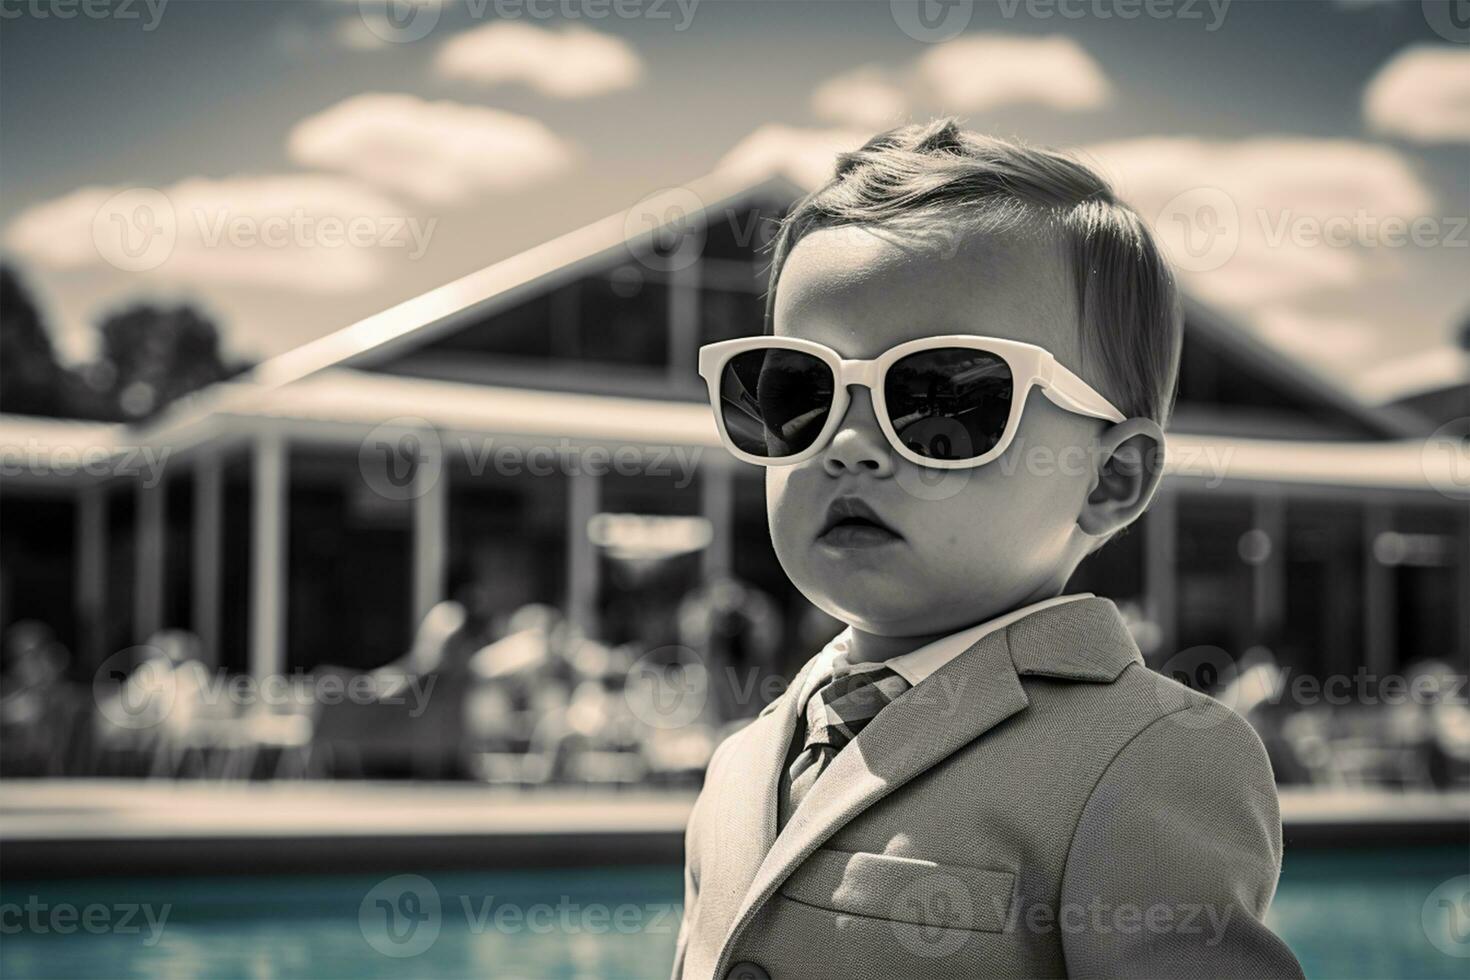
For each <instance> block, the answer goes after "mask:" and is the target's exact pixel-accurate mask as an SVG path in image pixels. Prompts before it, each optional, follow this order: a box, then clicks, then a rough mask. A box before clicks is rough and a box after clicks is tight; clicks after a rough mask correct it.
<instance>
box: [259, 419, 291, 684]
mask: <svg viewBox="0 0 1470 980" xmlns="http://www.w3.org/2000/svg"><path fill="white" fill-rule="evenodd" d="M286 480H287V476H286V442H285V440H284V439H283V438H282V437H281V434H280V433H278V432H263V433H261V434H260V435H259V436H257V437H256V441H255V446H254V454H253V458H252V460H251V493H252V500H251V504H252V512H251V517H252V520H251V534H252V537H251V541H250V559H251V561H250V674H251V676H252V677H254V678H255V681H256V683H257V684H262V683H264V682H265V679H266V678H268V677H271V676H274V675H278V674H281V673H282V672H283V671H284V669H285V665H286V570H287V565H286V528H287V518H288V514H287V512H286V507H287V493H286V488H287V482H286Z"/></svg>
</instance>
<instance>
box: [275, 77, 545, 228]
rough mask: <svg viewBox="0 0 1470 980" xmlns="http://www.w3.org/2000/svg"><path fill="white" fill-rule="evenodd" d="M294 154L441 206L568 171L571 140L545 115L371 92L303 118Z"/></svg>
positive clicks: (292, 142) (291, 146)
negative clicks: (542, 118)
mask: <svg viewBox="0 0 1470 980" xmlns="http://www.w3.org/2000/svg"><path fill="white" fill-rule="evenodd" d="M287 151H288V152H289V153H290V156H291V159H292V160H294V161H295V162H296V163H299V164H301V165H303V166H307V167H317V168H322V169H326V170H340V171H344V172H346V173H349V174H352V175H354V176H356V177H360V178H362V179H364V180H366V181H369V182H370V183H373V184H377V185H378V186H380V187H384V188H387V189H389V190H393V191H399V192H402V193H405V194H409V195H411V196H413V197H416V198H418V199H419V200H422V201H426V202H429V203H431V204H436V205H447V204H452V203H455V202H458V201H462V200H465V199H468V198H471V197H474V196H476V195H478V194H482V193H506V192H509V191H515V190H519V189H520V188H522V187H526V186H528V185H531V184H535V183H538V182H540V181H543V180H546V179H548V178H551V177H555V176H557V175H558V174H561V173H563V172H564V171H566V170H567V168H568V167H569V166H570V165H571V162H572V159H573V152H572V149H571V147H570V145H569V144H567V143H566V142H564V141H563V140H562V139H561V138H559V137H558V136H556V134H554V133H553V132H552V131H551V130H550V129H548V128H547V127H546V126H545V125H544V124H543V123H541V122H540V121H538V120H535V119H531V118H529V117H526V116H518V115H515V114H514V113H510V112H505V111H502V110H500V109H490V108H487V107H484V106H469V105H463V104H460V103H457V102H426V101H424V100H422V99H419V98H416V97H415V96H412V95H390V94H384V93H365V94H363V95H356V96H353V97H352V98H350V99H347V100H345V101H343V102H339V103H338V104H336V105H335V106H332V107H331V108H329V109H326V110H323V111H322V112H319V113H317V114H316V115H314V116H311V117H309V118H307V119H303V120H302V121H301V122H299V123H297V124H296V126H295V127H294V128H293V129H292V130H291V134H290V136H289V138H288V140H287Z"/></svg>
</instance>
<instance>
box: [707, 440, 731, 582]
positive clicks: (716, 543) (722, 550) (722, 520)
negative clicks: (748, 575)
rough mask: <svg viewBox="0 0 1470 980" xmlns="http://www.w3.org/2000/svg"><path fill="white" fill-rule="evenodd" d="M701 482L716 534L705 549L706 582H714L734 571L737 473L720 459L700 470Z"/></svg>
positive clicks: (712, 528)
mask: <svg viewBox="0 0 1470 980" xmlns="http://www.w3.org/2000/svg"><path fill="white" fill-rule="evenodd" d="M699 479H700V485H699V493H700V499H701V504H702V507H701V509H702V510H703V512H704V517H705V519H706V520H707V521H709V523H710V528H711V530H712V531H713V532H714V533H713V536H712V537H711V538H710V543H709V547H708V548H706V549H705V550H704V569H703V570H704V580H705V581H706V582H713V581H715V580H716V579H720V578H725V577H727V576H729V575H730V574H731V573H732V571H733V569H734V564H733V561H732V559H731V554H732V550H731V539H732V537H733V535H734V522H735V519H734V514H735V474H734V473H732V472H731V470H730V467H729V465H728V464H726V462H725V461H724V460H717V461H712V462H708V463H706V464H705V465H704V466H703V468H701V469H700V471H699Z"/></svg>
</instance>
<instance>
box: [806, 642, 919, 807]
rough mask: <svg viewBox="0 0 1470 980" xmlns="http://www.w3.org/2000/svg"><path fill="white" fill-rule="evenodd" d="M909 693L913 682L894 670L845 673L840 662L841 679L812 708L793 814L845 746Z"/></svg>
mask: <svg viewBox="0 0 1470 980" xmlns="http://www.w3.org/2000/svg"><path fill="white" fill-rule="evenodd" d="M908 689H909V682H908V681H906V680H904V679H903V678H902V677H901V676H899V674H898V673H897V672H896V671H894V670H893V668H891V667H885V666H884V665H882V664H863V665H861V666H858V667H854V668H846V669H844V665H843V664H842V663H841V661H839V662H838V664H837V666H836V673H835V676H834V677H833V678H832V679H831V680H830V681H828V682H827V683H826V684H825V685H823V686H822V687H820V688H818V689H817V690H816V691H815V692H814V693H813V694H812V696H811V698H810V699H808V700H807V703H806V742H805V743H804V745H803V747H802V750H801V754H800V755H798V756H797V757H796V761H794V762H792V763H791V769H790V770H789V771H790V775H791V809H792V810H793V811H794V810H795V809H796V808H797V806H799V805H800V804H801V801H802V800H803V799H804V798H805V797H806V794H807V792H808V791H809V790H810V789H811V788H812V786H813V784H815V783H816V781H817V777H818V776H820V775H821V774H822V770H823V769H826V768H827V765H828V763H830V762H831V761H832V758H833V757H834V756H836V755H837V753H838V752H840V751H841V750H842V747H843V746H845V745H846V744H847V743H848V742H851V741H852V740H853V739H855V738H857V735H858V732H860V731H862V730H863V729H864V728H866V727H867V724H868V722H870V721H872V720H873V719H874V718H876V717H877V716H878V712H880V711H882V710H883V709H884V708H886V707H888V705H890V704H892V703H893V702H894V700H895V699H897V698H898V697H899V695H901V694H903V693H904V692H905V691H907V690H908Z"/></svg>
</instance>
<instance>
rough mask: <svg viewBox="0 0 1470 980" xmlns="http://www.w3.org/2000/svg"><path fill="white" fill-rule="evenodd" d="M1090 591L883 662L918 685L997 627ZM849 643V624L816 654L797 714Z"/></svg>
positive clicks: (1026, 608)
mask: <svg viewBox="0 0 1470 980" xmlns="http://www.w3.org/2000/svg"><path fill="white" fill-rule="evenodd" d="M1092 597H1093V595H1092V593H1091V592H1078V593H1074V594H1072V595H1059V596H1054V597H1052V598H1050V599H1043V600H1041V601H1040V602H1033V603H1031V604H1030V605H1029V606H1022V607H1021V608H1020V609H1013V610H1011V611H1010V612H1008V613H1006V614H1004V615H1002V616H997V617H995V618H994V619H987V620H986V621H985V622H983V623H979V624H978V625H975V626H970V627H967V628H965V629H962V630H960V631H959V632H958V633H951V634H949V635H948V636H946V637H942V638H941V639H938V640H935V641H934V642H932V643H926V644H924V645H923V646H921V647H919V648H918V649H917V650H911V651H909V652H908V653H905V654H900V655H899V656H897V657H893V658H891V659H889V660H885V661H884V664H885V665H886V666H888V667H890V668H892V669H893V671H894V672H895V673H897V674H898V675H899V676H900V677H902V678H903V679H904V680H906V681H908V682H909V686H910V687H917V686H918V684H919V682H920V681H922V680H923V679H924V678H926V677H928V676H929V675H930V674H932V673H934V672H935V671H936V670H938V669H939V668H940V667H943V666H944V665H945V664H947V663H949V662H950V661H951V660H953V659H954V658H955V657H958V656H959V655H960V654H962V653H964V652H965V651H966V650H968V649H970V647H972V646H974V645H975V644H976V643H978V642H979V641H980V640H981V639H982V638H984V637H986V636H989V635H990V634H991V633H994V632H995V631H996V630H1000V629H1005V628H1006V627H1007V626H1009V625H1011V624H1012V623H1014V622H1017V621H1018V620H1021V619H1025V618H1026V617H1027V616H1029V615H1031V614H1032V613H1034V612H1040V611H1041V610H1043V609H1050V608H1051V607H1052V606H1060V605H1062V604H1063V603H1065V602H1076V601H1077V600H1078V599H1091V598H1092ZM851 642H852V627H848V628H847V629H845V630H843V631H842V632H841V633H838V634H837V635H836V636H834V637H833V638H832V639H831V640H830V641H829V642H828V643H827V645H826V646H825V647H823V648H822V652H821V653H819V654H817V661H816V663H814V664H813V665H812V669H811V672H810V673H809V674H807V678H806V683H804V684H803V685H802V688H801V693H800V695H799V700H798V701H797V702H796V709H797V712H798V713H801V712H804V711H805V710H806V703H807V700H808V699H809V698H811V696H812V695H813V694H814V693H816V691H817V689H818V688H819V687H821V686H822V685H823V684H825V683H827V682H828V681H829V680H831V679H832V664H833V661H835V660H836V659H837V657H838V656H839V655H840V654H843V653H846V652H847V651H848V649H849V648H850V645H851Z"/></svg>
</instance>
